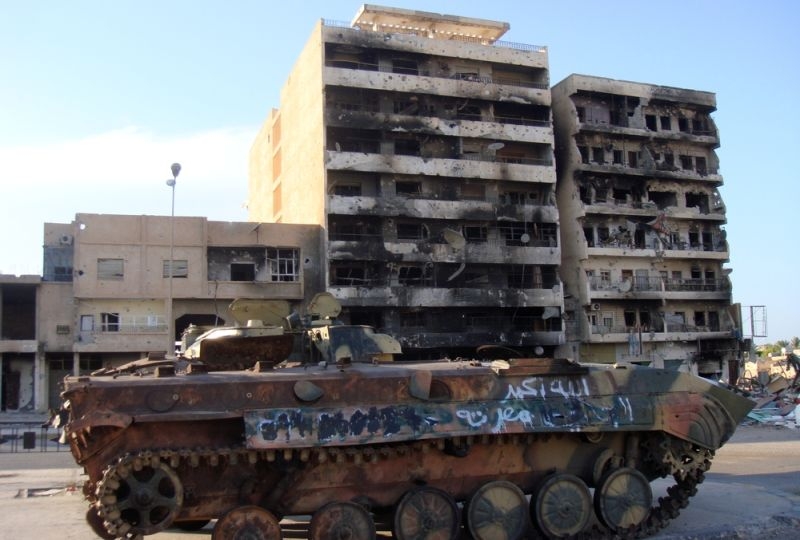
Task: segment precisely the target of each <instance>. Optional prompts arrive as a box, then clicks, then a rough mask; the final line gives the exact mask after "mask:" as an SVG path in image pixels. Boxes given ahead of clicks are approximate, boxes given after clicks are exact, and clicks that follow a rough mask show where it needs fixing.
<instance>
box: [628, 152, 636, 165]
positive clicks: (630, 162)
mask: <svg viewBox="0 0 800 540" xmlns="http://www.w3.org/2000/svg"><path fill="white" fill-rule="evenodd" d="M638 166H639V152H634V151H629V152H628V167H633V168H636V167H638Z"/></svg>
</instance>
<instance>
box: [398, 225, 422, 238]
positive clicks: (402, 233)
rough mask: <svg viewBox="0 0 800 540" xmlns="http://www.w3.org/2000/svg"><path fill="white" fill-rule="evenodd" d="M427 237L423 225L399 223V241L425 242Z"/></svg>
mask: <svg viewBox="0 0 800 540" xmlns="http://www.w3.org/2000/svg"><path fill="white" fill-rule="evenodd" d="M426 237H427V235H426V234H425V228H424V227H423V226H422V224H421V223H398V224H397V239H398V240H423V239H425V238H426Z"/></svg>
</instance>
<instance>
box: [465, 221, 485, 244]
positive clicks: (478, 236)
mask: <svg viewBox="0 0 800 540" xmlns="http://www.w3.org/2000/svg"><path fill="white" fill-rule="evenodd" d="M488 238H489V229H488V227H486V225H465V226H464V239H465V240H466V241H467V242H471V243H484V242H486V241H487V240H488Z"/></svg>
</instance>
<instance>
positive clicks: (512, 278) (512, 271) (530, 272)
mask: <svg viewBox="0 0 800 540" xmlns="http://www.w3.org/2000/svg"><path fill="white" fill-rule="evenodd" d="M506 276H507V279H508V286H509V287H510V288H512V289H532V288H534V287H533V283H534V267H532V266H526V265H524V264H515V265H512V266H510V267H509V269H508V273H507V274H506ZM539 281H540V282H541V278H540V279H539Z"/></svg>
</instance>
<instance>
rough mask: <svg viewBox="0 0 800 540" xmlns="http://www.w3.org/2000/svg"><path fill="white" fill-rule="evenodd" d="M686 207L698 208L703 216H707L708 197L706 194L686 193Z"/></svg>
mask: <svg viewBox="0 0 800 540" xmlns="http://www.w3.org/2000/svg"><path fill="white" fill-rule="evenodd" d="M686 207H687V208H692V207H697V209H698V210H699V211H700V213H701V214H707V213H708V195H707V194H705V193H686Z"/></svg>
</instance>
